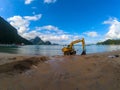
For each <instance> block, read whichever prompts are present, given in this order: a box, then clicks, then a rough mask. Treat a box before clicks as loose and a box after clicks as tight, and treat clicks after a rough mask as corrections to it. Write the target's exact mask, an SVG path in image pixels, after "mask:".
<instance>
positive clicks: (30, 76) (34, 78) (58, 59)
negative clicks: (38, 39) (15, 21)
mask: <svg viewBox="0 0 120 90" xmlns="http://www.w3.org/2000/svg"><path fill="white" fill-rule="evenodd" d="M0 90H120V51H113V52H106V53H97V54H88V55H85V56H80V55H75V56H51V57H47V56H25V55H17V54H5V53H0Z"/></svg>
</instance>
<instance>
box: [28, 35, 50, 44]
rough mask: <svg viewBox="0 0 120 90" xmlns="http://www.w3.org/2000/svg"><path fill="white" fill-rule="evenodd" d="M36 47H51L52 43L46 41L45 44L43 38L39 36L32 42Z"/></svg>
mask: <svg viewBox="0 0 120 90" xmlns="http://www.w3.org/2000/svg"><path fill="white" fill-rule="evenodd" d="M30 41H31V42H32V43H33V44H34V45H51V42H50V41H46V42H44V41H43V40H42V39H41V38H39V37H38V36H37V37H35V38H34V39H31V40H30Z"/></svg>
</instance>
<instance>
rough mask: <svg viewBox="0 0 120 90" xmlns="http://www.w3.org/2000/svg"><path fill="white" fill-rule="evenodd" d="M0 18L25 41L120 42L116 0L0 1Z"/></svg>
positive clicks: (119, 11) (118, 1)
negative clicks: (35, 39) (78, 40)
mask: <svg viewBox="0 0 120 90" xmlns="http://www.w3.org/2000/svg"><path fill="white" fill-rule="evenodd" d="M0 16H2V17H3V18H4V19H5V20H7V21H8V22H9V23H10V24H11V25H13V26H14V27H15V28H16V29H17V30H18V33H19V34H20V35H21V36H22V37H24V38H26V39H31V38H34V37H36V36H39V37H40V38H41V39H43V40H45V41H46V40H50V41H51V42H53V43H61V44H64V43H69V42H70V41H72V40H76V39H81V38H83V37H84V38H85V41H86V43H96V42H99V41H103V40H106V39H120V0H0Z"/></svg>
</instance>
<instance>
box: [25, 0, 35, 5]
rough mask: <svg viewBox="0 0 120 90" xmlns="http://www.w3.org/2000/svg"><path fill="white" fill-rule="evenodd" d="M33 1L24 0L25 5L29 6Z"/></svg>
mask: <svg viewBox="0 0 120 90" xmlns="http://www.w3.org/2000/svg"><path fill="white" fill-rule="evenodd" d="M32 1H34V0H25V4H31V2H32Z"/></svg>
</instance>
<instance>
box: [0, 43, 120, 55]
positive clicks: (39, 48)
mask: <svg viewBox="0 0 120 90" xmlns="http://www.w3.org/2000/svg"><path fill="white" fill-rule="evenodd" d="M63 47H64V46H61V45H27V46H19V47H16V48H12V47H0V52H4V53H13V54H15V53H17V54H26V55H44V56H46V55H47V56H54V55H63V53H62V51H61V49H62V48H63ZM74 48H75V50H76V51H77V54H78V55H79V54H81V52H82V47H81V46H74ZM113 50H120V45H90V46H86V52H87V53H88V54H89V53H100V52H108V51H113Z"/></svg>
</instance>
